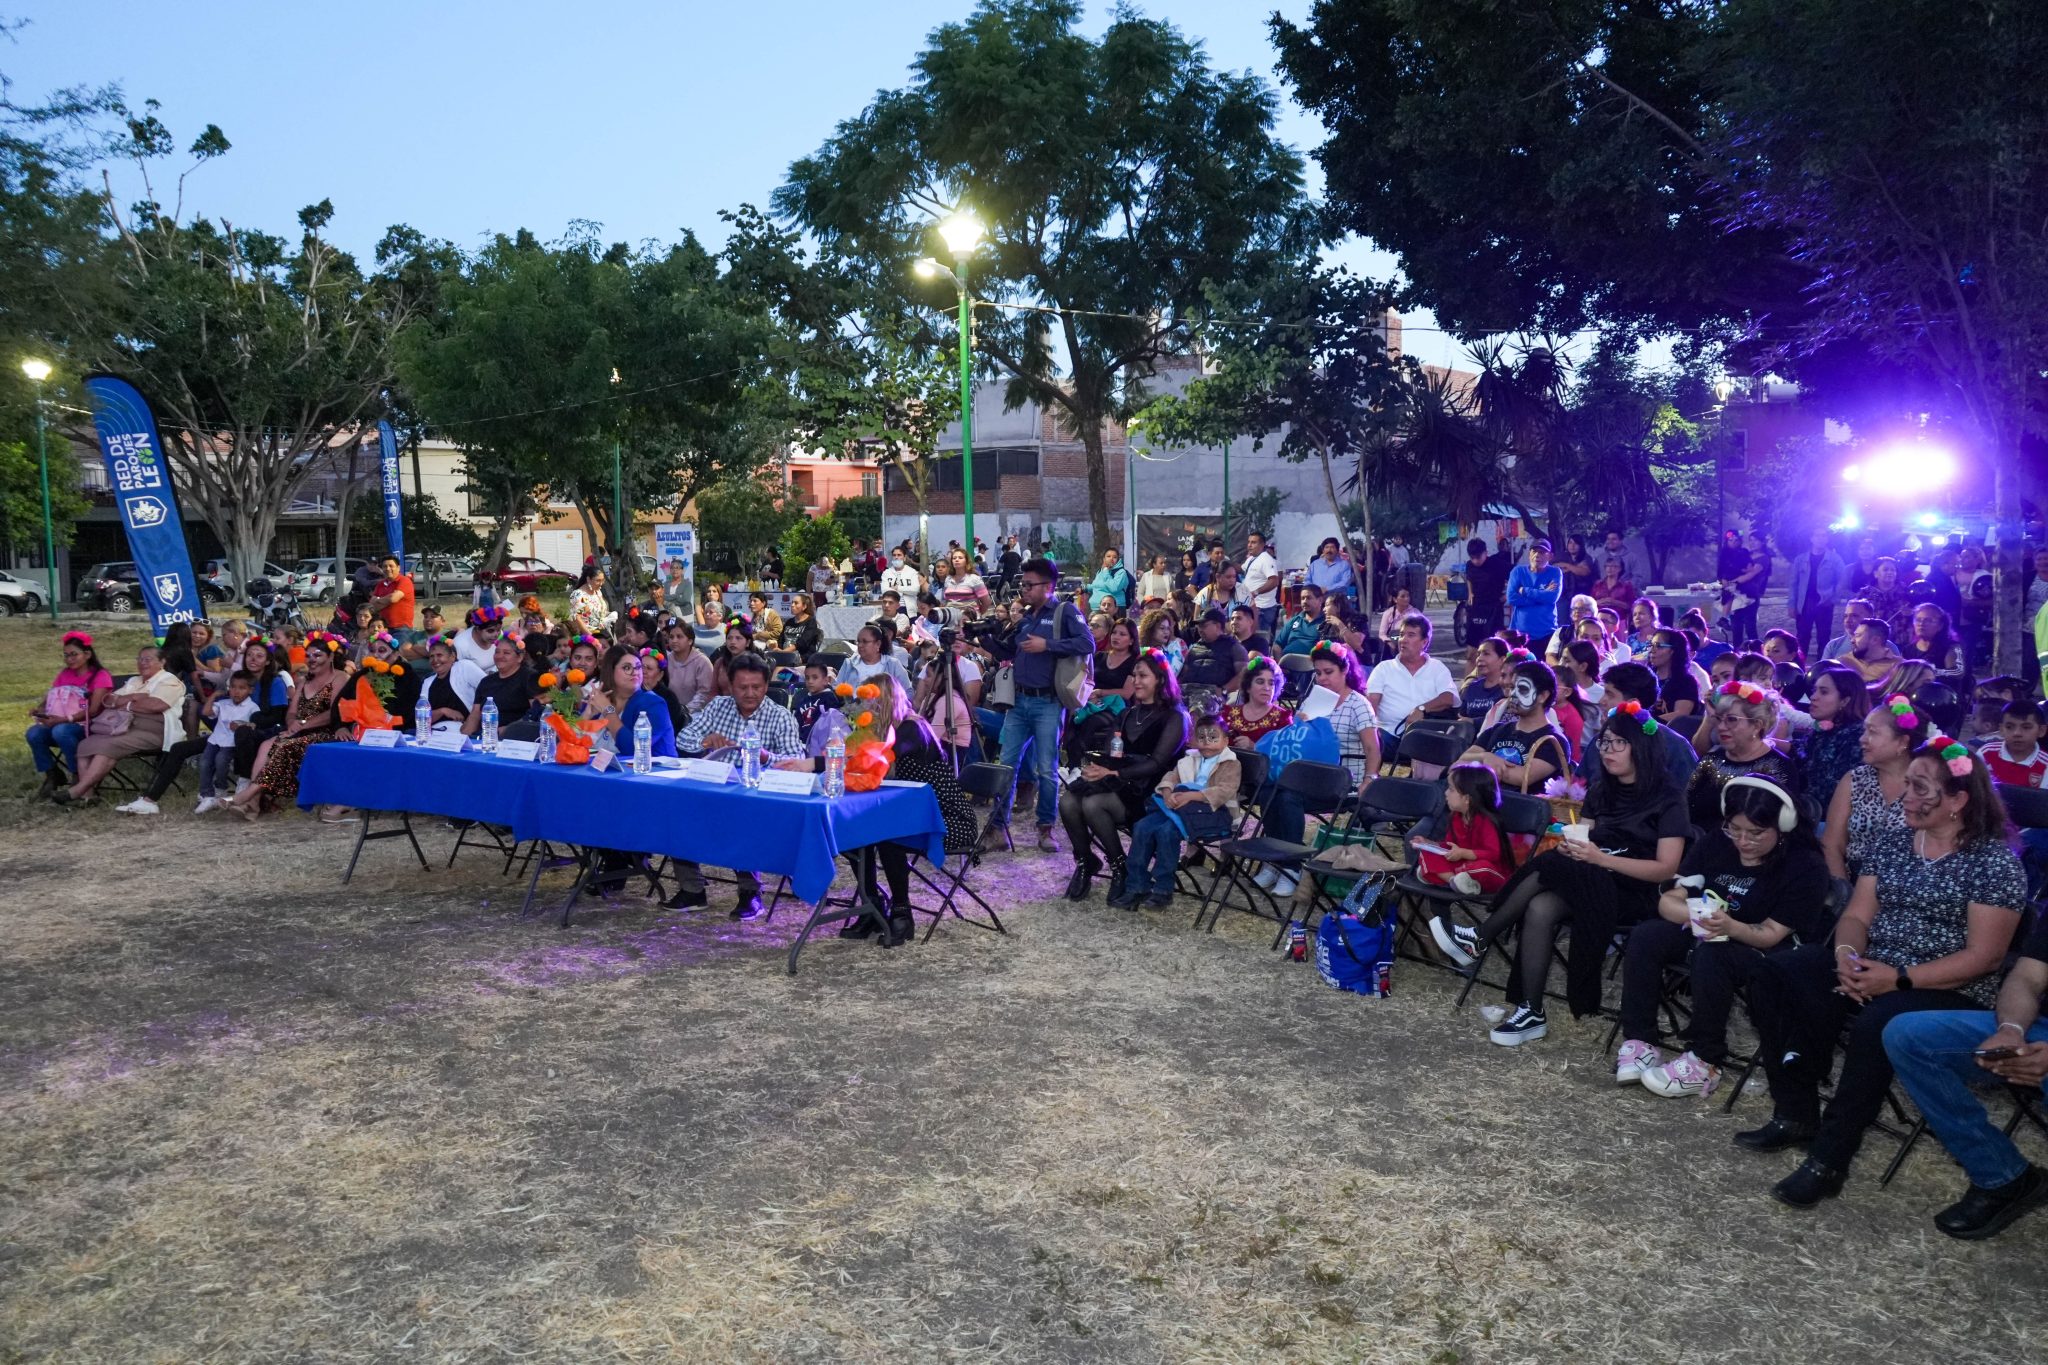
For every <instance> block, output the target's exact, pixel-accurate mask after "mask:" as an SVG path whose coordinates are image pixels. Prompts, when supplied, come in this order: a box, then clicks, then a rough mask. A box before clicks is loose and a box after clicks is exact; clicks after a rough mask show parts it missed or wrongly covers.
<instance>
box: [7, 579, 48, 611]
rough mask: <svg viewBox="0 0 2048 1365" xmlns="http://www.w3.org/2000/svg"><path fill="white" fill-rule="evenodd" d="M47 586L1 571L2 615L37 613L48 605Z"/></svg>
mask: <svg viewBox="0 0 2048 1365" xmlns="http://www.w3.org/2000/svg"><path fill="white" fill-rule="evenodd" d="M47 586H48V585H47V584H44V583H37V582H32V581H27V580H23V579H19V578H16V577H15V576H14V575H13V574H11V573H0V616H14V615H16V614H19V615H22V616H33V615H35V614H36V613H37V612H39V611H41V610H42V609H43V608H44V607H45V606H47V605H48V602H47V600H46V599H45V597H44V595H43V594H44V589H45V588H46V587H47Z"/></svg>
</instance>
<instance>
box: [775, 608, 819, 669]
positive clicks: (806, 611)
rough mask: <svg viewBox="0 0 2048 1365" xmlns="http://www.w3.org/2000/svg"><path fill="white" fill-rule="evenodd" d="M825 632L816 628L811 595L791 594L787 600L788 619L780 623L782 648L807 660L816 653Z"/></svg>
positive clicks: (816, 620) (816, 621)
mask: <svg viewBox="0 0 2048 1365" xmlns="http://www.w3.org/2000/svg"><path fill="white" fill-rule="evenodd" d="M824 639H825V632H824V631H823V630H821V629H820V628H819V626H818V618H817V617H816V616H815V615H813V614H812V612H811V595H810V594H809V593H807V592H799V593H792V594H791V595H790V599H789V619H788V620H787V621H784V622H783V623H782V647H783V648H784V649H787V650H789V651H790V652H791V653H793V654H795V655H797V656H798V657H799V658H804V659H808V658H810V657H811V656H812V655H813V654H816V653H817V652H818V646H819V645H820V644H821V643H823V642H824Z"/></svg>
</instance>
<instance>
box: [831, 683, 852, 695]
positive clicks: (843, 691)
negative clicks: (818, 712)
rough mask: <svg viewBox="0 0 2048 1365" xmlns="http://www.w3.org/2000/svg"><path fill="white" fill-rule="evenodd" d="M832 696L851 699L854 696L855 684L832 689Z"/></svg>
mask: <svg viewBox="0 0 2048 1365" xmlns="http://www.w3.org/2000/svg"><path fill="white" fill-rule="evenodd" d="M832 694H833V695H834V696H836V697H850V696H852V695H853V684H852V683H841V684H839V686H837V687H835V688H833V689H832Z"/></svg>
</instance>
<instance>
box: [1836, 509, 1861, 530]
mask: <svg viewBox="0 0 2048 1365" xmlns="http://www.w3.org/2000/svg"><path fill="white" fill-rule="evenodd" d="M1828 529H1829V530H1830V531H1860V530H1862V529H1863V518H1862V517H1859V516H1857V515H1856V509H1855V508H1853V507H1845V508H1843V509H1842V515H1841V516H1840V517H1838V518H1837V519H1835V520H1834V521H1832V522H1830V523H1829V524H1828Z"/></svg>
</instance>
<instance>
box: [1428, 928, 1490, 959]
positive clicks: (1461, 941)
mask: <svg viewBox="0 0 2048 1365" xmlns="http://www.w3.org/2000/svg"><path fill="white" fill-rule="evenodd" d="M1429 936H1430V937H1431V938H1433V939H1435V940H1436V946H1437V947H1439V948H1441V949H1443V950H1444V956H1445V957H1447V958H1449V959H1450V960H1451V961H1453V962H1455V963H1457V964H1458V965H1459V966H1460V967H1469V966H1471V965H1472V964H1473V963H1475V962H1477V961H1478V960H1479V931H1478V930H1476V929H1468V928H1466V927H1465V926H1464V925H1462V924H1451V923H1449V922H1447V921H1446V920H1445V919H1444V917H1443V916H1442V915H1432V916H1430V920H1429Z"/></svg>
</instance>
